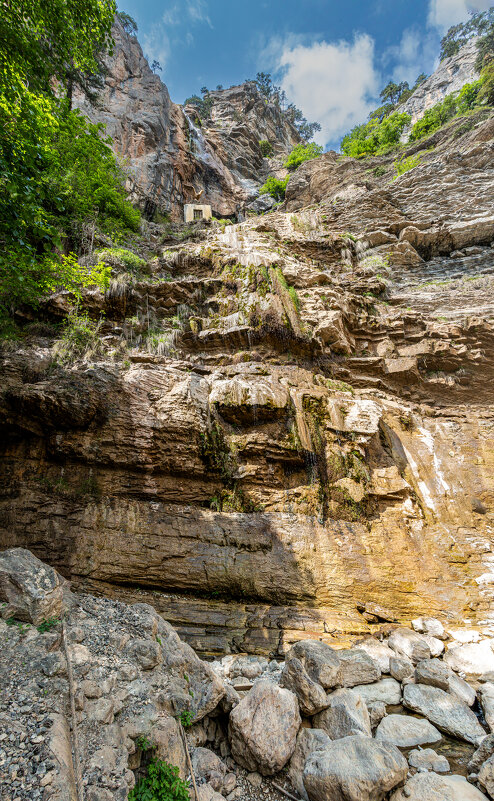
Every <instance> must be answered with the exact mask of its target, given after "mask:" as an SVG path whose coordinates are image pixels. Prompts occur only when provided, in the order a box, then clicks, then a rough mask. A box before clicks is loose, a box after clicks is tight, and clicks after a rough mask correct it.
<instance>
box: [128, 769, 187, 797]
mask: <svg viewBox="0 0 494 801" xmlns="http://www.w3.org/2000/svg"><path fill="white" fill-rule="evenodd" d="M129 801H189V792H188V789H187V784H186V783H185V782H184V781H183V779H181V778H180V776H179V772H178V768H177V767H175V766H174V765H169V764H168V762H164V761H163V760H162V759H153V760H151V762H150V763H149V765H148V768H147V773H146V775H145V776H144V777H143V778H142V779H139V781H138V782H137V784H136V786H135V787H134V788H133V789H132V790H131V791H130V793H129Z"/></svg>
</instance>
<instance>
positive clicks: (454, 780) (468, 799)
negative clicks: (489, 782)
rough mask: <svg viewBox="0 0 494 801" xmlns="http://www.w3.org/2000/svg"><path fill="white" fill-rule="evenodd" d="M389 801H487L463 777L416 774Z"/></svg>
mask: <svg viewBox="0 0 494 801" xmlns="http://www.w3.org/2000/svg"><path fill="white" fill-rule="evenodd" d="M390 801H487V797H486V796H485V795H484V794H483V793H481V792H480V790H477V788H476V787H474V786H473V785H472V784H469V783H468V782H467V780H466V779H464V778H463V776H438V775H437V773H416V774H415V776H412V778H411V779H409V780H408V781H407V783H406V784H405V786H404V787H402V788H401V789H400V790H396V791H395V792H394V793H393V794H392V795H391V798H390Z"/></svg>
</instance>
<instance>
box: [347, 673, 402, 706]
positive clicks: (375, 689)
mask: <svg viewBox="0 0 494 801" xmlns="http://www.w3.org/2000/svg"><path fill="white" fill-rule="evenodd" d="M353 689H354V691H355V692H356V693H358V694H359V695H360V696H361V697H362V698H363V699H364V701H365V703H366V704H372V703H375V702H376V701H383V703H385V704H386V705H390V706H391V705H396V704H399V703H400V702H401V687H400V685H399V683H398V682H397V681H396V680H395V679H381V681H378V682H376V683H375V684H359V685H358V686H356V687H354V688H353Z"/></svg>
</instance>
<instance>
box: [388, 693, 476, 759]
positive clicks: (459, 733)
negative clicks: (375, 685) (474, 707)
mask: <svg viewBox="0 0 494 801" xmlns="http://www.w3.org/2000/svg"><path fill="white" fill-rule="evenodd" d="M403 706H405V707H407V709H411V710H412V711H413V712H418V713H420V714H421V715H424V717H426V718H427V719H428V720H430V722H431V723H433V724H434V725H435V726H437V727H438V729H441V730H442V731H445V732H446V733H447V734H451V735H453V737H458V738H459V739H460V740H466V741H467V742H469V743H473V744H474V745H479V744H480V741H481V740H482V738H483V737H485V731H484V730H483V728H482V726H481V725H480V724H479V722H478V720H477V718H476V717H475V715H474V713H473V712H472V711H471V709H469V708H468V706H467V705H466V704H464V703H462V701H460V700H459V699H458V698H457V697H456V696H453V695H450V694H449V693H445V692H444V690H440V689H439V688H438V687H429V686H427V685H425V684H408V685H407V686H406V687H405V688H404V689H403Z"/></svg>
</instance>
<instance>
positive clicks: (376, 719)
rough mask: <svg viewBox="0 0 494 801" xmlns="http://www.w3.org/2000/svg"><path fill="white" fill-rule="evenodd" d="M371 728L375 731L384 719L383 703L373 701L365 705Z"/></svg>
mask: <svg viewBox="0 0 494 801" xmlns="http://www.w3.org/2000/svg"><path fill="white" fill-rule="evenodd" d="M367 709H368V710H369V718H370V724H371V728H372V729H375V727H376V726H377V725H378V723H380V722H381V720H382V719H383V718H385V717H386V714H387V713H386V704H385V703H384V702H383V701H374V702H372V703H368V704H367Z"/></svg>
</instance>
